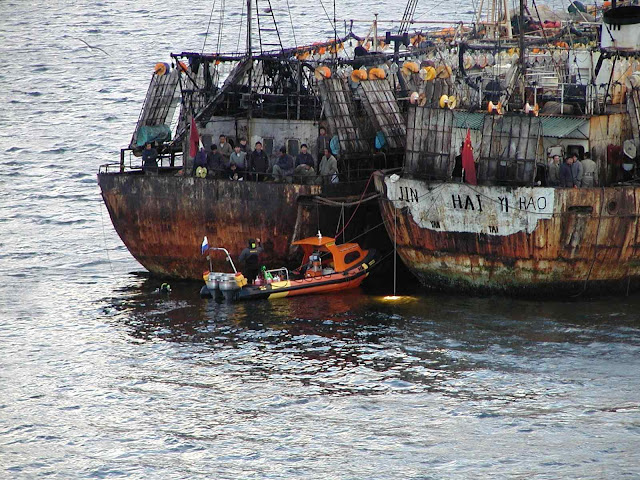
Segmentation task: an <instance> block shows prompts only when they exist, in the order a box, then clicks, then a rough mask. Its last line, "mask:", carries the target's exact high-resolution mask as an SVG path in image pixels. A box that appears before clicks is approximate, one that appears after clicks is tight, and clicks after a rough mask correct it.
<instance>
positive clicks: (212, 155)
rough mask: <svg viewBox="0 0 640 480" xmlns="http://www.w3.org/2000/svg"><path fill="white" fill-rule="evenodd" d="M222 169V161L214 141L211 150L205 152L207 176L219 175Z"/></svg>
mask: <svg viewBox="0 0 640 480" xmlns="http://www.w3.org/2000/svg"><path fill="white" fill-rule="evenodd" d="M223 171H224V163H223V160H222V155H220V154H219V153H218V146H217V145H216V144H215V143H212V144H211V151H210V152H209V153H207V176H208V177H219V176H220V174H221V172H223Z"/></svg>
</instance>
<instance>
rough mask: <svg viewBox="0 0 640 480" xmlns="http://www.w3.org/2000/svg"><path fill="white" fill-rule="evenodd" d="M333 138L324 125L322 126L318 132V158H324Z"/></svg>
mask: <svg viewBox="0 0 640 480" xmlns="http://www.w3.org/2000/svg"><path fill="white" fill-rule="evenodd" d="M330 142H331V139H330V138H329V136H328V135H327V129H326V128H324V127H320V131H319V133H318V139H317V140H316V158H322V155H323V153H324V149H325V148H329V150H331V149H330V146H329V143H330Z"/></svg>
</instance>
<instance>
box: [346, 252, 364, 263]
mask: <svg viewBox="0 0 640 480" xmlns="http://www.w3.org/2000/svg"><path fill="white" fill-rule="evenodd" d="M358 258H360V252H358V251H355V252H349V253H347V254H346V255H345V256H344V263H345V265H349V264H350V263H352V262H355V261H356V260H358Z"/></svg>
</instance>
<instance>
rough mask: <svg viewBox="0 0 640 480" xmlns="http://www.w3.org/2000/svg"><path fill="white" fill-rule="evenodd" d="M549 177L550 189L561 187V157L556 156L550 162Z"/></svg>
mask: <svg viewBox="0 0 640 480" xmlns="http://www.w3.org/2000/svg"><path fill="white" fill-rule="evenodd" d="M547 176H548V183H549V186H550V187H557V186H558V185H560V155H554V156H553V158H551V159H550V160H549V168H548V170H547Z"/></svg>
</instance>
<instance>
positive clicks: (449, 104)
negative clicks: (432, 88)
mask: <svg viewBox="0 0 640 480" xmlns="http://www.w3.org/2000/svg"><path fill="white" fill-rule="evenodd" d="M438 103H439V105H440V108H448V109H449V110H453V109H454V108H456V105H457V104H458V100H457V99H456V97H454V96H453V95H442V96H441V97H440V101H439V102H438Z"/></svg>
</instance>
